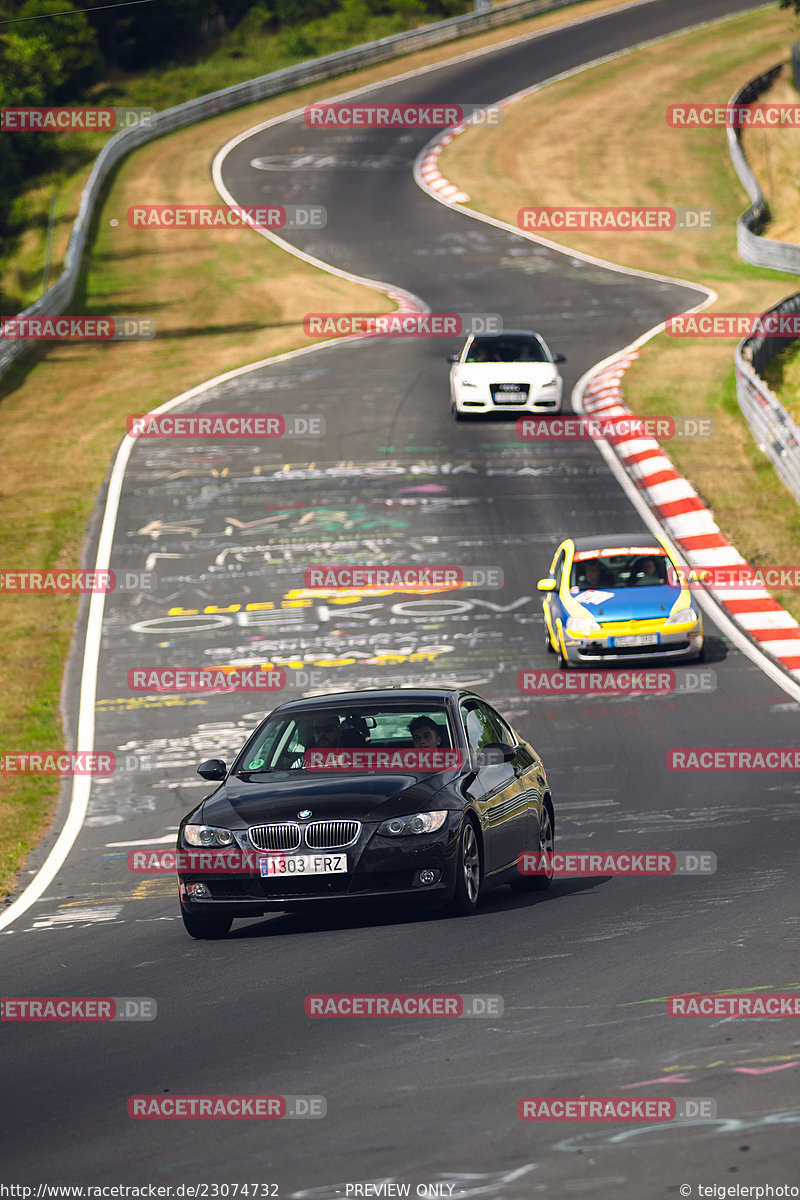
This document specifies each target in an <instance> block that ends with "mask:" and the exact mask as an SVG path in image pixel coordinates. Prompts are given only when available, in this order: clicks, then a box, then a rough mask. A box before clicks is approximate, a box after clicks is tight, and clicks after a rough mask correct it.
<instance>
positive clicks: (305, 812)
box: [297, 808, 311, 821]
mask: <svg viewBox="0 0 800 1200" xmlns="http://www.w3.org/2000/svg"><path fill="white" fill-rule="evenodd" d="M297 815H298V817H299V818H300V820H301V821H304V820H305V819H306V817H310V816H311V809H310V808H301V809H300V812H299V813H298V814H297Z"/></svg>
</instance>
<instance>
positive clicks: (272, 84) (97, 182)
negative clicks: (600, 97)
mask: <svg viewBox="0 0 800 1200" xmlns="http://www.w3.org/2000/svg"><path fill="white" fill-rule="evenodd" d="M577 3H579V0H511V2H510V3H508V4H500V5H498V6H497V7H496V8H492V7H489V8H487V9H484V10H482V11H480V12H471V13H466V14H464V15H463V16H460V17H450V18H448V20H446V21H437V22H436V23H435V24H432V25H424V26H422V27H421V28H420V29H413V30H411V31H410V32H409V33H397V34H393V35H392V36H391V37H385V38H380V39H379V40H378V41H376V42H368V43H367V44H366V45H363V46H354V47H353V48H352V49H350V50H340V51H338V52H337V53H336V54H327V55H325V57H323V58H315V59H311V60H310V61H308V62H303V63H298V65H297V66H294V67H284V68H283V69H282V70H280V71H272V72H270V73H269V74H268V75H261V76H259V77H258V78H257V79H249V80H246V81H245V82H244V83H238V84H235V85H234V86H233V87H229V88H223V89H222V90H221V91H218V92H212V93H210V95H208V96H200V97H198V98H197V99H196V100H189V101H187V102H186V103H185V104H178V105H176V106H175V107H174V108H168V109H166V110H165V111H164V112H161V113H156V114H155V116H153V117H151V118H150V119H149V120H148V121H147V123H146V124H141V125H137V126H134V127H132V128H130V129H124V130H122V131H121V132H120V133H116V134H114V136H113V137H112V138H111V139H110V140H109V141H108V142H107V143H106V145H105V146H104V147H103V149H102V150H101V151H100V153H99V154H98V156H97V158H96V159H95V163H94V166H93V168H92V172H91V174H90V176H89V180H88V182H87V184H86V187H85V188H84V190H83V194H82V196H81V202H80V207H79V209H78V215H77V217H76V219H75V223H74V224H73V227H72V234H71V236H70V240H69V245H68V247H67V252H66V254H65V256H64V270H63V271H62V273H61V275H60V277H59V279H58V281H57V282H56V283H55V284H53V286H52V287H51V288H49V289H48V290H47V291H46V292H45V293H44V295H42V296H41V297H40V298H39V299H38V300H37V301H36V302H35V303H34V304H32V305H31V306H30V307H29V308H26V309H25V310H24V312H22V313H19V314H18V315H19V316H22V317H28V316H45V315H47V316H56V315H58V314H60V313H63V312H64V311H65V309H66V308H67V307H68V306H69V304H70V303H71V301H72V297H73V296H74V294H75V286H76V284H77V280H78V273H79V270H80V263H81V258H82V256H83V252H84V249H85V247H86V239H87V237H88V233H89V229H90V227H91V222H92V217H93V215H94V209H95V205H96V203H97V199H98V196H99V195H100V191H101V189H102V186H103V182H104V180H105V179H106V177H107V175H108V173H109V171H110V170H111V169H112V167H114V166H116V164H117V163H118V162H119V161H120V159H122V158H124V157H125V155H126V154H129V153H130V151H131V150H135V149H136V148H137V147H138V146H142V145H144V144H145V143H146V142H150V141H153V140H154V139H155V138H157V137H161V135H162V134H164V133H172V132H173V131H174V130H176V129H183V128H184V127H185V126H187V125H191V124H193V123H194V122H196V121H204V120H205V119H206V118H208V117H212V116H216V115H217V114H218V113H222V112H229V111H230V110H232V109H235V108H241V107H242V106H244V105H247V104H254V103H255V102H256V101H258V100H265V99H267V98H268V97H270V96H278V95H280V94H281V93H282V92H288V91H291V90H292V89H294V88H298V87H301V86H303V85H304V84H308V83H315V82H317V81H318V80H321V79H332V78H333V77H334V76H336V75H344V74H346V73H347V72H348V71H354V70H356V69H357V68H358V67H364V66H370V65H371V64H373V63H379V62H385V61H387V60H389V59H392V58H396V57H398V56H399V55H401V54H409V53H411V52H412V51H414V50H424V49H426V48H427V47H429V46H437V45H440V44H441V43H443V42H449V41H454V40H455V39H456V38H460V37H464V36H466V35H467V34H472V33H481V32H482V31H484V30H487V29H495V28H499V27H500V26H503V25H511V24H513V23H514V22H515V21H521V20H524V19H525V18H527V17H533V16H537V15H538V14H539V13H544V12H550V11H552V10H555V9H559V8H569V7H571V6H572V5H573V4H577ZM29 348H30V343H28V342H25V341H13V340H9V341H7V342H6V343H5V345H3V344H2V343H0V378H2V375H3V373H4V372H5V371H6V370H7V369H8V367H9V366H10V365H11V363H12V362H13V361H14V360H15V359H17V358H18V357H19V356H20V355H21V354H24V353H25V351H26V350H28V349H29Z"/></svg>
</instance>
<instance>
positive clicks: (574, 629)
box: [567, 613, 603, 637]
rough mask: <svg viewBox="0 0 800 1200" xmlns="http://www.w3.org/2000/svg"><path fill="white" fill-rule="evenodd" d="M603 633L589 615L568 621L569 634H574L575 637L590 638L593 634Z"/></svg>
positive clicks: (570, 618)
mask: <svg viewBox="0 0 800 1200" xmlns="http://www.w3.org/2000/svg"><path fill="white" fill-rule="evenodd" d="M602 632H603V630H602V629H601V628H600V626H599V625H598V623H597V621H595V619H594V617H592V616H589V614H588V613H587V615H586V616H585V617H569V618H568V619H567V633H570V634H572V635H573V637H588V636H589V635H590V634H592V633H602Z"/></svg>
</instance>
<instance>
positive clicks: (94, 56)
mask: <svg viewBox="0 0 800 1200" xmlns="http://www.w3.org/2000/svg"><path fill="white" fill-rule="evenodd" d="M73 10H74V5H73V4H71V3H70V2H69V0H67V2H66V3H65V2H64V0H25V3H24V4H23V5H22V8H21V9H20V10H19V16H20V17H38V18H40V19H39V20H35V21H32V20H27V21H21V23H20V24H18V25H16V26H15V30H16V31H17V33H18V35H19V36H20V37H22V38H25V40H26V41H36V42H41V41H42V40H44V41H45V42H47V44H48V46H49V47H50V48H51V49H52V51H53V53H54V54H55V55H56V57H57V58H58V60H59V63H60V65H61V81H60V83H59V84H58V86H57V87H56V88H55V89H54V90H53V92H52V95H51V97H50V98H51V99H52V101H53V102H54V103H56V104H63V103H64V102H65V101H69V100H77V99H79V98H80V97H82V96H83V95H84V94H85V92H86V89H87V88H89V87H91V85H92V84H93V83H97V81H98V80H99V79H100V78H101V77H102V74H103V59H102V56H101V54H100V48H99V46H98V44H97V34H96V33H95V31H94V30H93V29H92V27H91V25H90V24H89V22H88V20H87V19H86V16H85V14H84V13H82V12H75V11H73Z"/></svg>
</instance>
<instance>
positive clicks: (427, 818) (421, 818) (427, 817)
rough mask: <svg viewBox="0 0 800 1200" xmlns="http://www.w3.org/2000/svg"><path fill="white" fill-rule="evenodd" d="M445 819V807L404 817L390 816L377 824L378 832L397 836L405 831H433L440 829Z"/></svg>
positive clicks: (405, 832)
mask: <svg viewBox="0 0 800 1200" xmlns="http://www.w3.org/2000/svg"><path fill="white" fill-rule="evenodd" d="M446 820H447V809H446V808H443V809H438V810H437V811H435V812H421V813H411V814H410V815H409V816H406V817H390V818H389V820H388V821H384V822H383V824H382V825H379V826H378V833H382V834H383V835H384V836H389V837H399V836H402V835H403V834H407V833H435V832H436V830H437V829H441V828H442V826H443V825H444V823H445V821H446Z"/></svg>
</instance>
